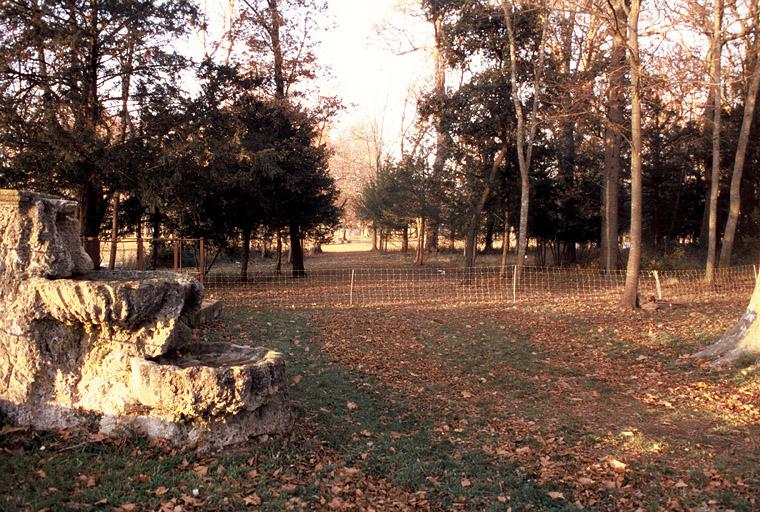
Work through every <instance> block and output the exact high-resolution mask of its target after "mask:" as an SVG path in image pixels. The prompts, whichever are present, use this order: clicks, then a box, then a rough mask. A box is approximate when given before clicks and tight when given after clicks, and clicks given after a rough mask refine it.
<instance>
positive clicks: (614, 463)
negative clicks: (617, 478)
mask: <svg viewBox="0 0 760 512" xmlns="http://www.w3.org/2000/svg"><path fill="white" fill-rule="evenodd" d="M607 464H609V465H610V467H611V468H612V469H613V470H614V471H615V472H617V473H622V472H623V471H625V468H626V464H625V463H624V462H620V461H619V460H617V459H610V460H608V461H607Z"/></svg>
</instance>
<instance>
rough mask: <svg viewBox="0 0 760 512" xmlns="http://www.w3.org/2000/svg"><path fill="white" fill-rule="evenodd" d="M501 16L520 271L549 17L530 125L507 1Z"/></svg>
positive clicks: (537, 64)
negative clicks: (513, 126) (516, 180)
mask: <svg viewBox="0 0 760 512" xmlns="http://www.w3.org/2000/svg"><path fill="white" fill-rule="evenodd" d="M501 7H502V12H503V13H504V20H505V25H506V27H507V39H508V44H509V74H510V84H511V92H512V102H513V104H514V107H515V117H516V118H517V133H516V139H517V163H518V166H519V167H520V228H519V234H518V237H517V261H516V265H517V267H518V268H521V267H522V266H523V265H524V263H525V254H526V252H527V249H528V209H529V206H530V164H531V159H532V155H533V141H534V140H535V138H536V130H537V129H538V108H539V96H540V94H539V92H540V90H541V87H540V86H541V80H542V77H543V68H544V58H545V55H544V49H545V46H546V31H547V27H548V22H549V16H547V15H546V14H545V13H544V16H543V27H542V31H541V42H540V44H539V57H538V59H537V60H536V62H535V64H534V68H533V84H532V85H533V107H532V108H531V111H530V117H529V120H528V122H527V129H526V121H525V115H524V113H523V108H522V99H521V97H520V88H519V87H518V85H517V76H518V74H519V68H518V65H517V37H516V35H515V28H514V12H513V9H514V4H513V3H512V2H508V1H507V0H502V2H501Z"/></svg>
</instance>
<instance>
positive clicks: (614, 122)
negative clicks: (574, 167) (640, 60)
mask: <svg viewBox="0 0 760 512" xmlns="http://www.w3.org/2000/svg"><path fill="white" fill-rule="evenodd" d="M612 9H613V16H614V17H615V19H616V20H617V24H616V25H617V29H618V30H615V31H614V33H613V39H612V61H611V63H610V66H611V70H610V87H609V90H608V92H607V127H606V130H605V135H604V184H603V188H602V190H603V192H602V193H603V196H602V236H601V241H602V244H601V246H602V247H601V249H602V250H601V263H602V268H604V269H605V270H616V269H617V268H618V229H619V228H618V207H619V206H618V205H619V196H620V173H621V170H622V168H623V164H622V159H621V157H620V153H621V148H622V145H623V136H622V132H623V122H624V118H623V101H624V98H625V75H626V70H625V51H626V47H627V43H626V30H625V26H626V19H625V9H624V8H623V6H622V5H620V2H616V3H615V4H614V5H613V7H612Z"/></svg>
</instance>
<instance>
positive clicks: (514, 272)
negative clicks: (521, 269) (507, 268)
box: [512, 265, 517, 304]
mask: <svg viewBox="0 0 760 512" xmlns="http://www.w3.org/2000/svg"><path fill="white" fill-rule="evenodd" d="M515 303H517V265H515V266H514V267H512V304H515Z"/></svg>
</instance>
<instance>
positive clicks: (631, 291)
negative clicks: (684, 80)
mask: <svg viewBox="0 0 760 512" xmlns="http://www.w3.org/2000/svg"><path fill="white" fill-rule="evenodd" d="M626 11H627V13H626V14H627V18H628V23H627V24H628V27H627V29H628V66H629V68H630V74H631V85H630V87H631V233H630V238H631V248H630V250H629V253H628V266H627V267H626V275H625V289H624V290H623V296H622V297H621V299H620V303H619V306H620V307H621V308H624V309H635V308H637V307H638V306H639V271H640V270H641V212H642V193H641V54H640V52H639V14H640V13H641V0H631V3H630V6H629V7H627V8H626Z"/></svg>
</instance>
